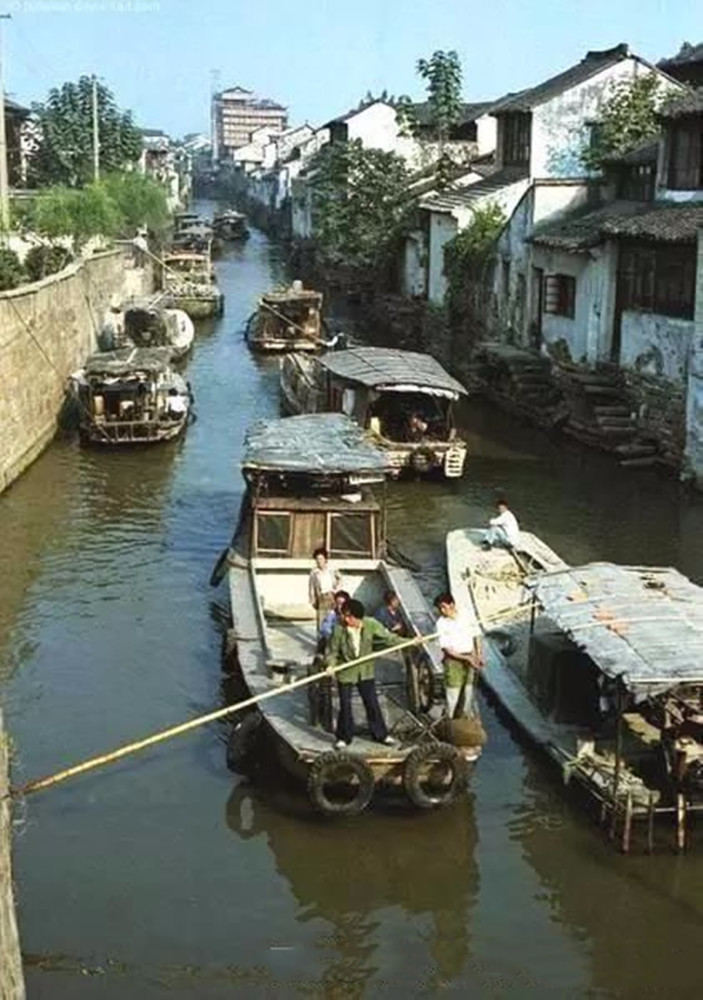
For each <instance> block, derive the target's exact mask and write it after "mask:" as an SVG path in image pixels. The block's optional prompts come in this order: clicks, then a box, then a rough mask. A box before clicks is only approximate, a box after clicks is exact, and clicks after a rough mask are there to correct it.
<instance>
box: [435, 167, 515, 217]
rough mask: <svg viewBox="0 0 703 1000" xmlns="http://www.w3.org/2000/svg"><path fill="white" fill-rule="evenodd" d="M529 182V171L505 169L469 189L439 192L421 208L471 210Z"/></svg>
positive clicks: (512, 168)
mask: <svg viewBox="0 0 703 1000" xmlns="http://www.w3.org/2000/svg"><path fill="white" fill-rule="evenodd" d="M521 180H527V171H526V170H523V169H521V168H520V167H504V168H503V169H502V170H497V171H496V172H495V173H492V174H490V175H489V176H488V177H485V178H484V179H483V180H481V181H476V183H475V184H470V185H468V187H464V188H457V189H456V190H448V191H441V192H437V194H433V195H431V196H429V197H427V198H424V199H423V200H422V201H421V202H420V208H427V209H429V210H430V211H431V212H453V211H454V209H456V208H470V207H471V206H472V205H474V204H475V203H476V202H478V201H480V200H481V199H482V198H489V197H490V196H491V195H493V194H497V193H498V192H499V191H500V190H501V189H502V188H504V187H508V186H509V185H511V184H515V183H516V182H517V181H521Z"/></svg>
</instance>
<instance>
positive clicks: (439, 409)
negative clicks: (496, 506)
mask: <svg viewBox="0 0 703 1000" xmlns="http://www.w3.org/2000/svg"><path fill="white" fill-rule="evenodd" d="M465 394H466V390H465V389H464V387H463V385H461V383H460V382H458V381H457V380H456V379H455V378H452V376H451V375H449V374H448V373H447V372H446V371H445V370H444V368H443V367H442V365H440V363H439V362H438V361H436V360H435V359H434V358H433V357H430V355H429V354H418V353H416V352H414V351H399V350H394V349H393V350H391V349H388V348H383V347H352V348H349V349H348V350H342V351H328V352H327V353H325V354H323V355H322V356H321V357H319V358H307V357H305V356H303V355H301V354H289V355H287V356H286V357H285V358H284V359H283V363H282V365H281V404H282V406H283V408H284V410H285V411H286V412H288V413H319V412H324V411H338V412H343V413H346V414H348V415H349V416H352V417H353V418H354V419H355V420H356V421H357V422H358V423H359V424H360V425H361V426H362V427H364V428H367V429H368V430H369V431H371V432H372V433H373V434H374V436H375V438H376V440H377V441H378V443H379V445H380V446H381V447H382V448H383V449H384V451H385V453H386V455H387V458H388V461H389V463H390V465H391V467H392V469H393V470H394V472H395V473H396V474H398V475H399V474H400V473H401V472H403V471H410V472H413V473H415V474H423V475H424V474H431V473H441V474H442V475H444V476H445V477H446V478H448V479H454V478H457V477H459V476H461V475H462V473H463V471H464V463H465V461H466V450H467V449H466V443H465V442H464V441H462V440H461V438H459V437H458V436H457V431H456V425H455V422H454V412H453V408H454V403H455V402H456V400H458V399H459V397H460V396H463V395H465Z"/></svg>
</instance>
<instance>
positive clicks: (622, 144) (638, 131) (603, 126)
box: [582, 73, 665, 170]
mask: <svg viewBox="0 0 703 1000" xmlns="http://www.w3.org/2000/svg"><path fill="white" fill-rule="evenodd" d="M664 96H665V95H664V94H663V92H662V88H661V85H660V81H659V77H657V75H656V74H655V73H649V74H647V76H638V77H635V79H634V80H623V81H621V82H620V83H617V84H616V85H615V86H614V87H613V90H612V92H611V94H610V96H609V98H608V99H607V100H606V101H605V103H604V104H603V108H602V110H601V113H600V115H599V116H598V119H597V120H596V122H595V123H594V126H593V131H592V138H591V144H590V146H589V147H588V148H587V149H585V150H584V152H583V154H582V160H583V162H584V164H585V165H586V166H587V167H588V168H589V169H590V170H600V169H601V168H602V166H603V164H604V163H605V162H606V161H607V160H608V159H609V158H611V157H613V156H618V155H620V154H621V153H625V152H627V151H628V150H630V149H634V148H635V147H636V146H638V145H640V144H641V143H642V142H644V141H645V140H646V139H649V138H651V137H653V136H655V135H656V134H657V132H658V131H659V122H658V120H657V111H658V109H659V107H660V106H661V104H662V102H663V100H664Z"/></svg>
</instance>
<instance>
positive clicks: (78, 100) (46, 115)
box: [30, 76, 142, 187]
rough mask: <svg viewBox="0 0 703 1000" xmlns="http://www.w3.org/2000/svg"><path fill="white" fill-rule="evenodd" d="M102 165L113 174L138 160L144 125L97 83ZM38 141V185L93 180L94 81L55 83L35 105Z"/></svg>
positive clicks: (33, 165)
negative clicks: (138, 123) (46, 95)
mask: <svg viewBox="0 0 703 1000" xmlns="http://www.w3.org/2000/svg"><path fill="white" fill-rule="evenodd" d="M96 92H97V106H98V135H99V142H100V169H101V172H104V173H110V172H112V171H116V170H123V169H124V168H125V167H126V166H128V165H129V164H131V163H134V162H135V161H136V160H137V159H138V158H139V155H140V153H141V148H142V143H141V134H140V132H139V129H137V127H136V126H135V125H134V122H133V121H132V114H131V112H129V111H122V110H120V109H119V108H118V107H117V104H116V102H115V98H114V96H113V94H112V92H111V91H110V90H109V89H108V88H107V87H106V86H105V85H104V84H102V83H97V84H96ZM33 110H34V113H35V115H36V118H37V125H38V128H37V135H38V139H37V145H36V149H35V151H34V155H33V157H32V161H31V168H30V174H31V181H32V182H33V183H34V184H35V185H39V186H41V185H46V184H62V185H66V186H67V187H80V186H83V185H85V184H89V183H90V182H91V181H92V179H93V81H92V79H91V77H89V76H82V77H80V79H79V80H78V82H77V83H64V84H63V85H62V86H61V87H54V88H53V89H52V90H50V91H49V96H48V97H47V99H46V101H45V102H44V103H43V104H35V105H34V108H33Z"/></svg>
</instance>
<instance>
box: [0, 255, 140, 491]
mask: <svg viewBox="0 0 703 1000" xmlns="http://www.w3.org/2000/svg"><path fill="white" fill-rule="evenodd" d="M150 288H151V272H150V269H142V268H134V267H133V266H132V260H131V251H129V250H127V251H123V250H109V251H106V252H103V253H98V254H95V255H94V256H93V257H89V258H86V259H85V260H82V261H80V262H77V263H75V264H71V265H70V266H69V267H67V268H65V269H64V270H63V271H60V272H58V273H57V274H53V275H51V276H49V277H48V278H44V279H43V280H42V281H38V282H35V283H34V284H31V285H24V286H22V287H21V288H16V289H13V290H12V291H7V292H0V492H2V490H3V489H5V487H7V486H9V484H10V483H11V482H12V481H13V480H14V479H16V478H17V476H19V475H20V473H21V472H23V471H24V469H26V468H27V466H28V465H30V463H31V462H33V461H34V459H35V458H36V457H37V456H38V455H39V454H40V453H41V452H42V450H43V449H44V448H45V447H46V445H47V444H48V443H49V441H51V439H52V437H53V436H54V434H55V432H56V429H57V423H58V419H59V415H60V413H61V409H62V406H63V403H64V400H65V393H66V379H67V378H68V376H69V375H70V374H71V372H73V371H75V370H76V369H77V368H79V367H80V366H81V365H82V364H83V362H84V361H85V359H86V358H87V357H88V355H89V354H91V353H92V352H93V351H95V349H96V344H97V336H98V333H99V331H100V326H101V324H102V319H103V316H104V313H105V311H106V309H107V308H108V306H109V305H110V301H111V299H112V298H113V296H118V297H122V296H123V295H126V294H141V293H143V292H147V291H148V290H150Z"/></svg>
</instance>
